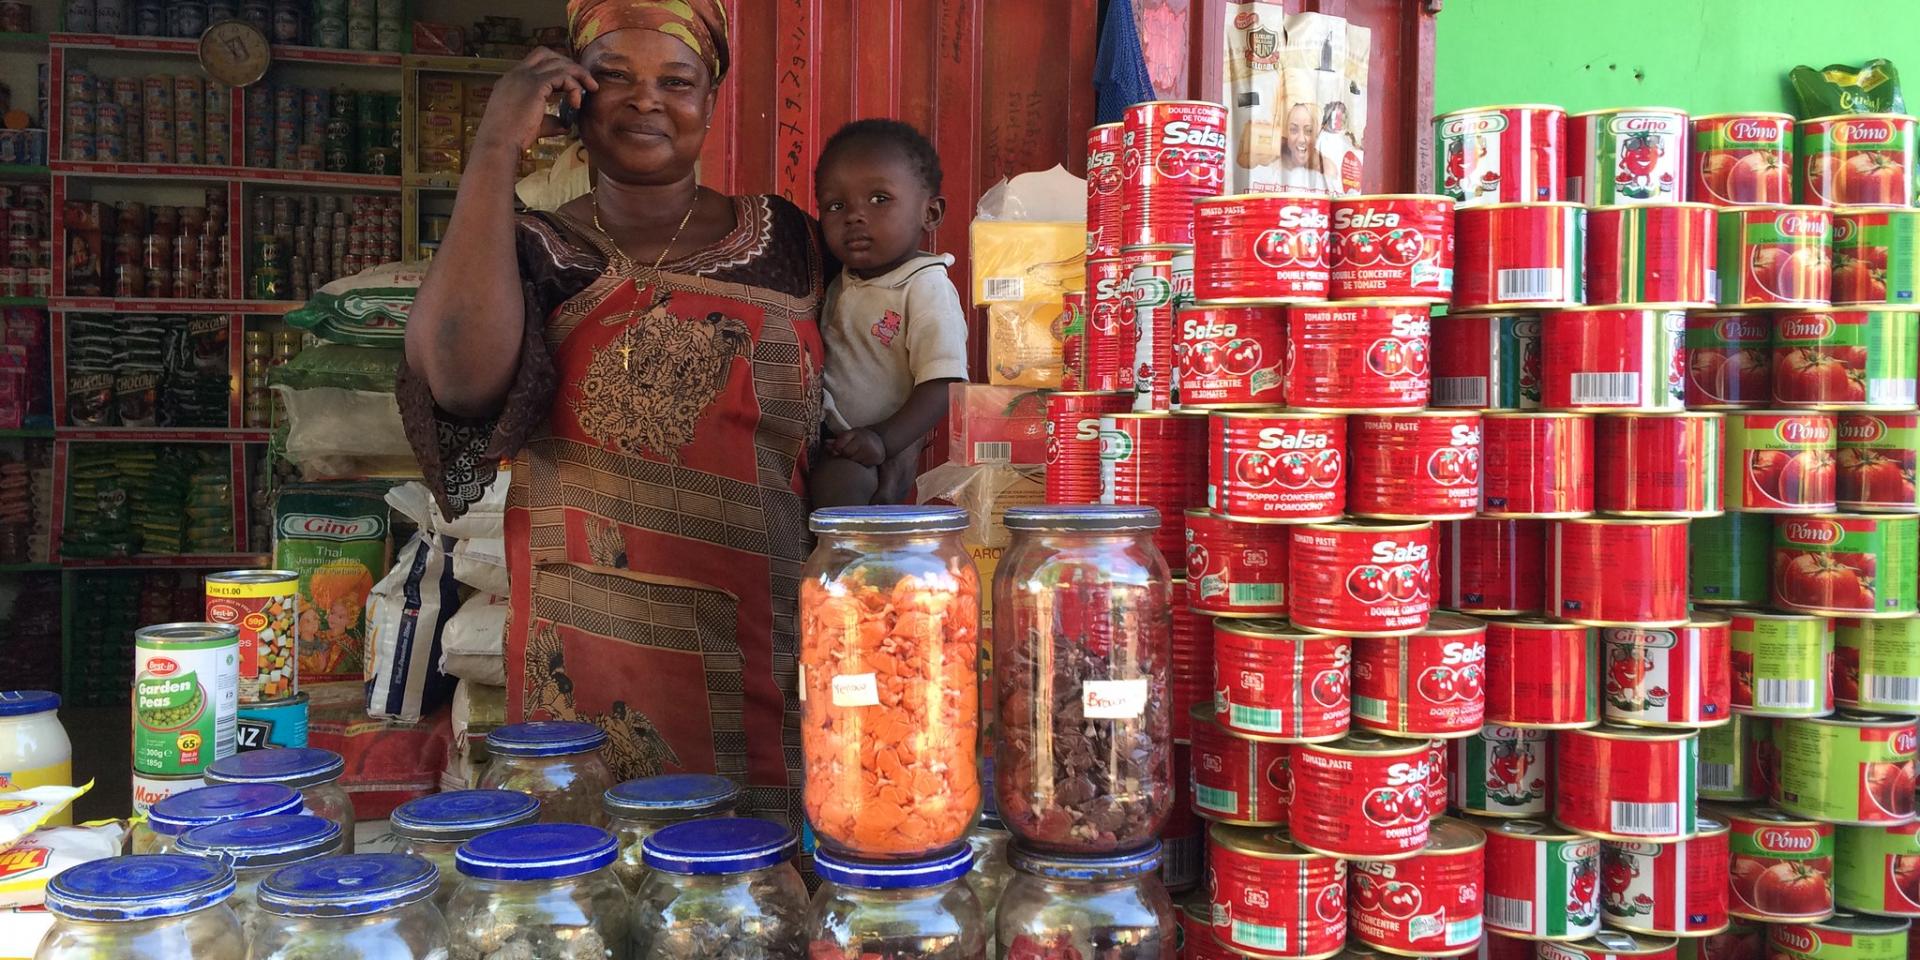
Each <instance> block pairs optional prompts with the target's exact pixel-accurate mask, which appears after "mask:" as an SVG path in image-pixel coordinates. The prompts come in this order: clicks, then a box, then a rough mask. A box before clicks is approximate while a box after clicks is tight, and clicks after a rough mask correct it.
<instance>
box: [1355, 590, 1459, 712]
mask: <svg viewBox="0 0 1920 960" xmlns="http://www.w3.org/2000/svg"><path fill="white" fill-rule="evenodd" d="M1486 660H1487V625H1486V624H1485V623H1482V622H1481V621H1478V620H1475V619H1473V618H1472V617H1467V616H1462V615H1461V614H1457V613H1447V612H1445V611H1442V612H1439V613H1435V614H1434V615H1433V616H1432V618H1430V619H1429V620H1428V622H1427V628H1426V629H1425V630H1422V631H1420V632H1419V633H1410V634H1404V635H1401V636H1398V637H1355V638H1354V641H1353V722H1354V725H1355V726H1359V727H1365V728H1367V729H1369V730H1373V731H1376V732H1379V733H1383V734H1386V735H1387V736H1390V737H1420V738H1423V739H1434V738H1441V739H1446V738H1452V737H1469V736H1473V735H1474V734H1476V733H1478V732H1479V731H1480V726H1481V722H1482V720H1483V719H1484V718H1485V716H1486V707H1487V701H1486V670H1487V666H1486Z"/></svg>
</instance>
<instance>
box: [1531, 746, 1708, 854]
mask: <svg viewBox="0 0 1920 960" xmlns="http://www.w3.org/2000/svg"><path fill="white" fill-rule="evenodd" d="M1555 741H1556V742H1555V744H1554V757H1553V765H1554V778H1553V787H1554V794H1553V819H1554V821H1555V822H1557V823H1559V824H1560V825H1561V826H1563V827H1566V828H1568V829H1569V830H1578V831H1579V832H1581V833H1583V834H1586V835H1587V836H1594V837H1604V838H1607V839H1612V840H1658V841H1673V840H1685V839H1687V838H1688V837H1691V836H1693V834H1694V832H1695V831H1696V829H1697V828H1696V826H1695V823H1694V819H1695V818H1694V814H1695V807H1696V802H1695V801H1696V798H1695V794H1694V790H1695V783H1696V782H1697V781H1696V772H1695V769H1694V768H1695V765H1696V764H1697V763H1698V762H1699V742H1698V741H1697V740H1696V739H1695V737H1694V734H1693V733H1692V732H1686V733H1677V732H1667V731H1654V730H1643V729H1639V728H1632V727H1612V726H1601V727H1595V728H1593V729H1588V730H1567V731H1564V732H1562V733H1560V734H1558V735H1557V736H1556V737H1555Z"/></svg>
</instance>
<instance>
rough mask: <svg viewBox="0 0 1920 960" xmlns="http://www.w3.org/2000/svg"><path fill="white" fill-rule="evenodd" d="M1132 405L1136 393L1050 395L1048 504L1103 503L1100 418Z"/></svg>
mask: <svg viewBox="0 0 1920 960" xmlns="http://www.w3.org/2000/svg"><path fill="white" fill-rule="evenodd" d="M1132 405H1133V395H1132V394H1129V393H1121V392H1118V391H1114V392H1111V393H1093V392H1077V391H1064V390H1063V391H1058V392H1055V393H1050V394H1048V395H1047V482H1046V496H1047V502H1048V503H1060V504H1088V503H1099V502H1100V418H1101V417H1104V416H1107V415H1109V414H1115V413H1124V412H1126V411H1127V410H1128V409H1129V408H1130V407H1132Z"/></svg>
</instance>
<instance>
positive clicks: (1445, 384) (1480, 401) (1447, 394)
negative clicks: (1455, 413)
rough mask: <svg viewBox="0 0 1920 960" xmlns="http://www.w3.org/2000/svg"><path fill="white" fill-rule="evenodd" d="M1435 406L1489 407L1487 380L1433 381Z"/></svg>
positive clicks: (1443, 378)
mask: <svg viewBox="0 0 1920 960" xmlns="http://www.w3.org/2000/svg"><path fill="white" fill-rule="evenodd" d="M1433 405H1434V406H1436V407H1484V406H1486V405H1487V378H1486V377H1440V378H1438V379H1436V380H1434V381H1433Z"/></svg>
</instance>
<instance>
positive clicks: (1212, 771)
mask: <svg viewBox="0 0 1920 960" xmlns="http://www.w3.org/2000/svg"><path fill="white" fill-rule="evenodd" d="M1188 719H1189V721H1190V722H1191V723H1192V729H1193V811H1194V812H1195V813H1197V814H1199V815H1200V816H1202V817H1205V818H1207V819H1208V820H1213V821H1217V822H1219V823H1238V824H1243V825H1246V826H1254V827H1273V826H1282V825H1284V824H1285V823H1286V822H1287V804H1288V803H1289V802H1291V801H1292V799H1293V773H1292V772H1291V771H1290V770H1289V768H1288V758H1289V757H1291V756H1292V753H1293V748H1292V747H1290V746H1288V745H1287V744H1284V743H1279V742H1276V741H1272V740H1253V739H1250V738H1247V737H1236V736H1234V735H1233V734H1232V733H1230V732H1228V731H1227V729H1226V728H1224V727H1222V726H1220V724H1219V723H1217V722H1215V721H1214V716H1213V705H1212V704H1210V703H1204V704H1200V705H1199V706H1196V707H1194V708H1193V710H1192V711H1190V713H1189V716H1188Z"/></svg>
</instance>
